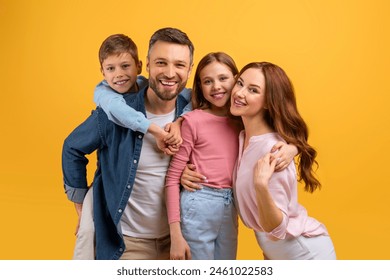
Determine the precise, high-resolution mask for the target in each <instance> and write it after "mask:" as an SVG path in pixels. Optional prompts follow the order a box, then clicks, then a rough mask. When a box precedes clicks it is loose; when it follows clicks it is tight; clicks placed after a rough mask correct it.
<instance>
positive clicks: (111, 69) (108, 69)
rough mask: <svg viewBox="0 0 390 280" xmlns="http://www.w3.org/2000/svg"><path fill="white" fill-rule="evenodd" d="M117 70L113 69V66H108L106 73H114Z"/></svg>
mask: <svg viewBox="0 0 390 280" xmlns="http://www.w3.org/2000/svg"><path fill="white" fill-rule="evenodd" d="M114 70H115V67H112V66H108V67H107V68H106V71H108V72H112V71H114Z"/></svg>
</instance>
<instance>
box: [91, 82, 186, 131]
mask: <svg viewBox="0 0 390 280" xmlns="http://www.w3.org/2000/svg"><path fill="white" fill-rule="evenodd" d="M137 84H138V87H139V91H141V90H142V89H143V88H145V87H147V86H148V79H146V78H145V77H144V76H141V75H140V76H138V77H137ZM134 94H135V93H134ZM180 95H182V96H183V97H184V98H185V99H186V100H187V101H188V102H189V103H188V105H187V106H186V107H185V108H184V110H183V114H185V113H187V112H189V111H191V110H192V106H191V102H190V99H191V90H190V89H185V90H183V91H182V92H181V93H180ZM93 100H94V102H95V104H96V105H97V106H99V107H101V108H102V109H103V111H104V112H105V113H106V114H107V116H108V119H109V120H110V121H112V122H114V123H116V124H117V125H120V126H123V127H126V128H129V129H131V130H133V131H138V132H142V133H146V132H147V131H148V129H149V126H150V124H151V122H150V120H148V119H147V118H146V117H145V115H144V114H143V113H141V112H138V111H136V110H134V109H133V108H131V107H130V106H128V105H127V104H126V101H125V99H124V98H123V95H122V94H119V93H117V92H115V91H114V90H113V89H112V88H111V87H110V86H109V85H108V83H107V82H106V81H105V80H103V81H102V82H100V83H99V84H98V85H97V86H96V88H95V92H94V98H93ZM183 114H182V115H183Z"/></svg>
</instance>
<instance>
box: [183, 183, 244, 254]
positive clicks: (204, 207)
mask: <svg viewBox="0 0 390 280" xmlns="http://www.w3.org/2000/svg"><path fill="white" fill-rule="evenodd" d="M180 196H181V197H180V209H181V228H182V234H183V237H184V239H185V240H186V241H187V243H188V245H189V246H190V249H191V255H192V259H193V260H234V259H236V255H237V234H238V220H237V219H238V218H237V211H236V208H235V206H234V202H233V193H232V190H231V189H216V188H209V187H206V186H203V188H202V189H201V190H197V191H195V192H188V191H186V190H184V191H182V192H181V194H180Z"/></svg>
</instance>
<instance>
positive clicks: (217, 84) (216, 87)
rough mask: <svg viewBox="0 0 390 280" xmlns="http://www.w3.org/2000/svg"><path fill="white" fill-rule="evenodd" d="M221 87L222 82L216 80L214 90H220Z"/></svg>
mask: <svg viewBox="0 0 390 280" xmlns="http://www.w3.org/2000/svg"><path fill="white" fill-rule="evenodd" d="M220 88H221V83H220V82H219V81H215V82H214V83H213V89H214V90H219V89H220Z"/></svg>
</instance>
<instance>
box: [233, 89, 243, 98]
mask: <svg viewBox="0 0 390 280" xmlns="http://www.w3.org/2000/svg"><path fill="white" fill-rule="evenodd" d="M234 95H235V96H237V97H239V98H244V96H245V91H244V88H243V87H241V88H237V87H236V90H235V91H234Z"/></svg>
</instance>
